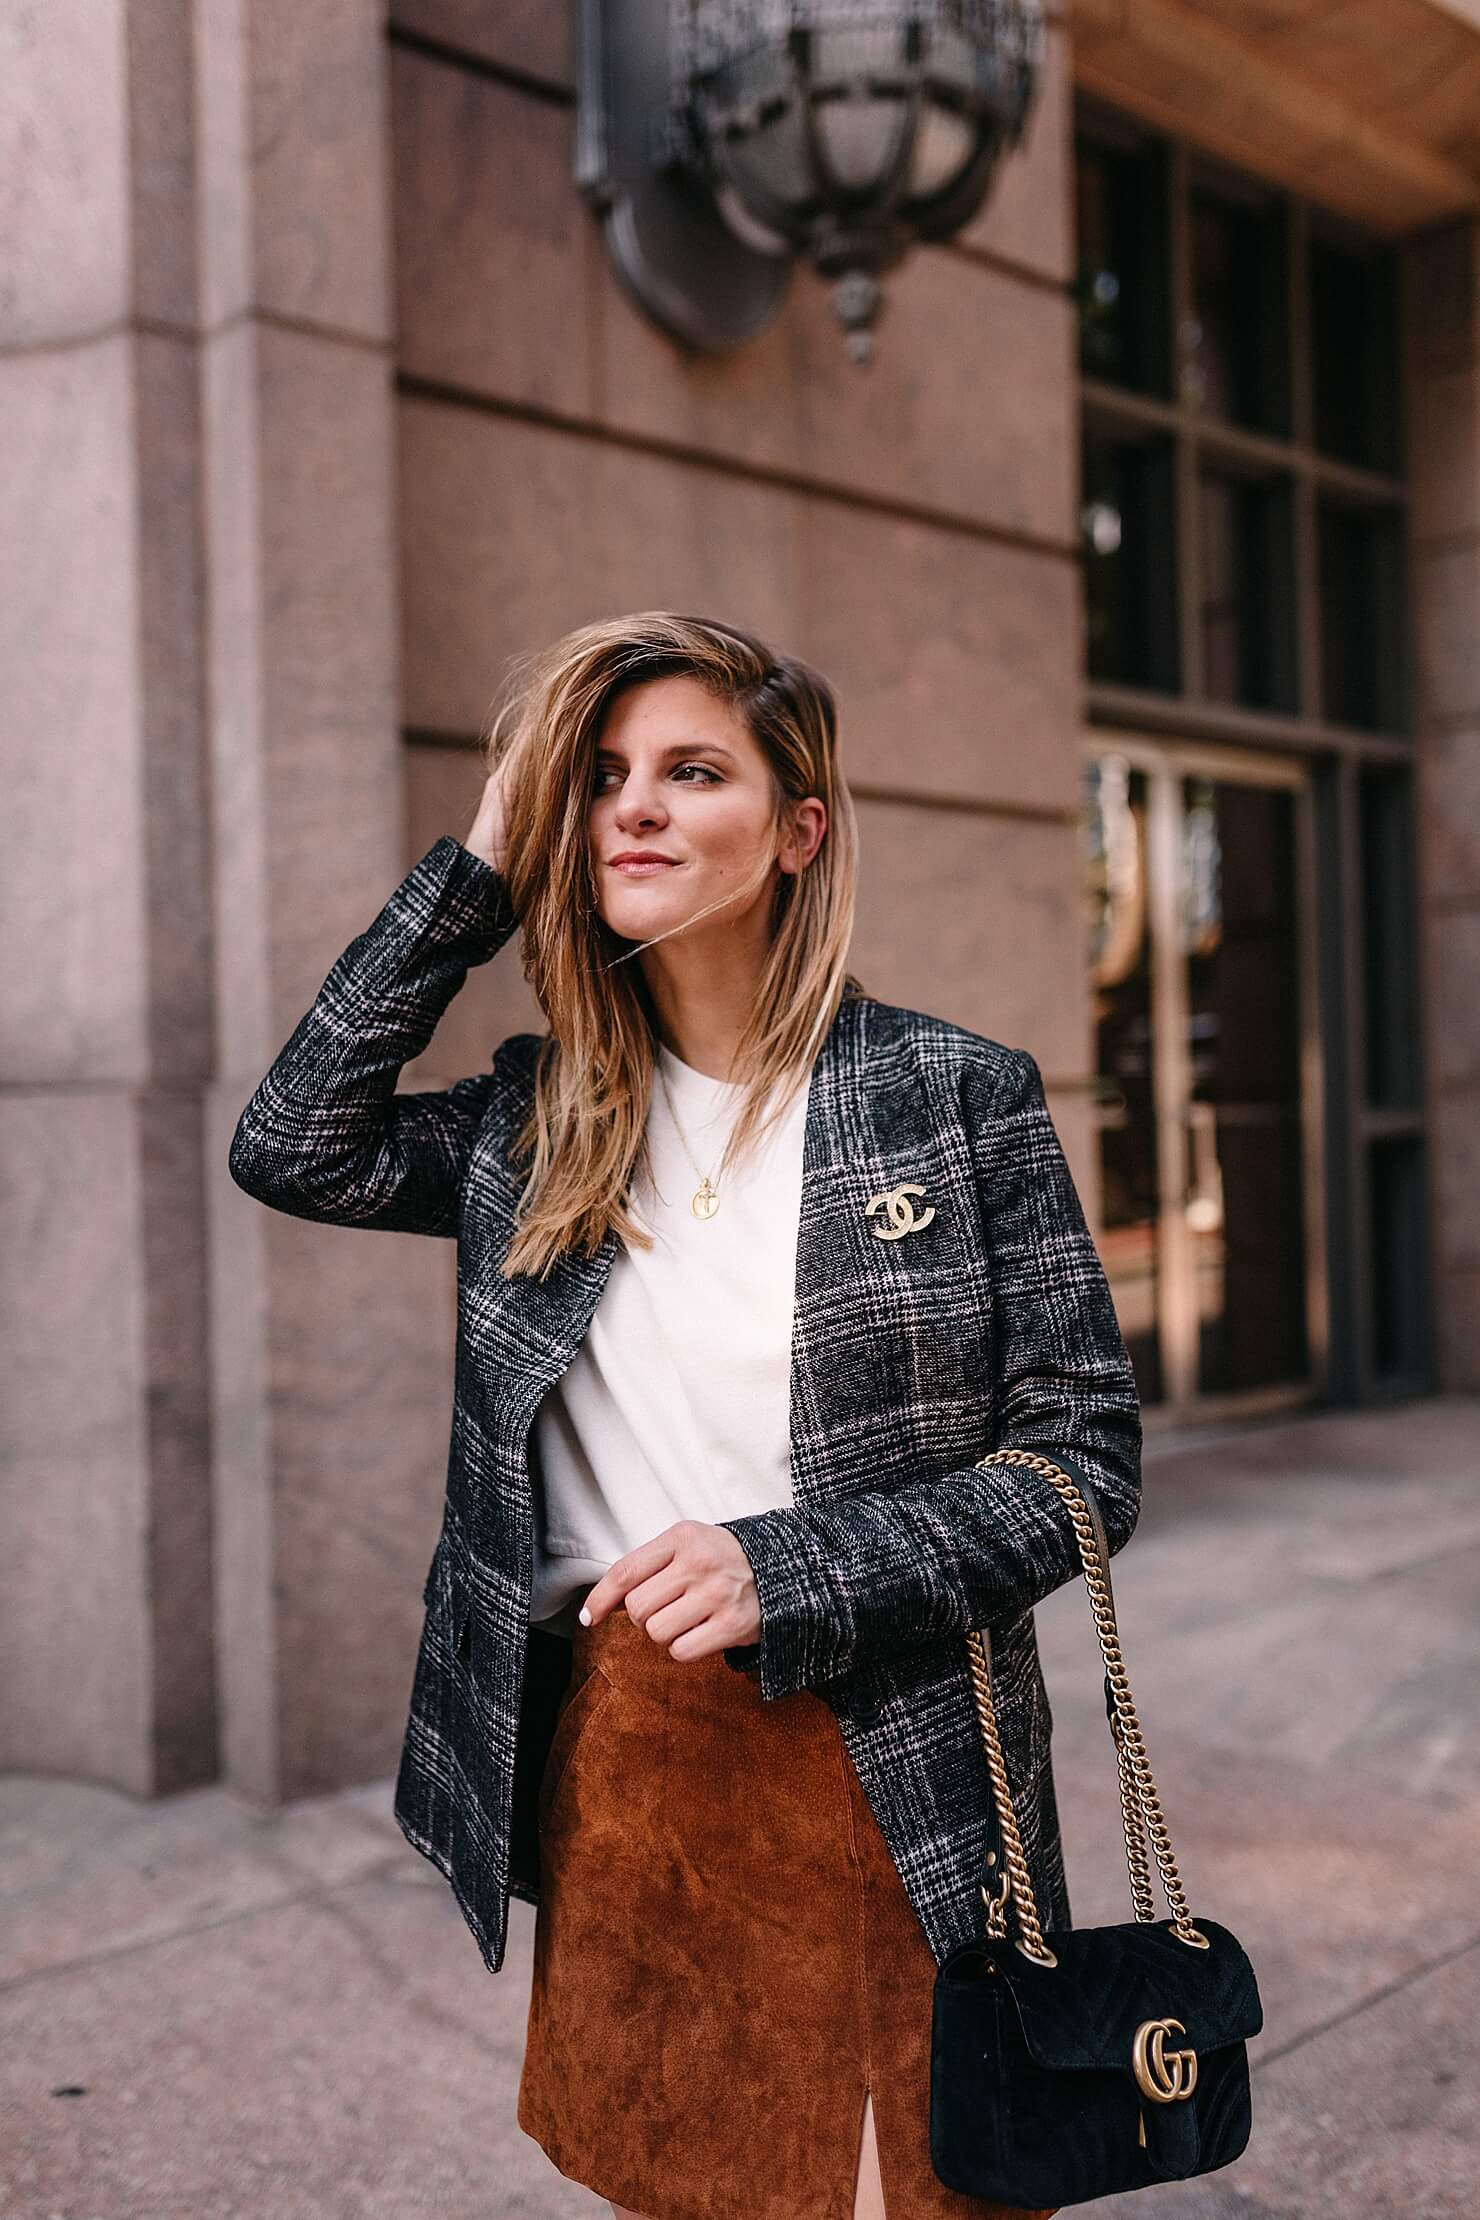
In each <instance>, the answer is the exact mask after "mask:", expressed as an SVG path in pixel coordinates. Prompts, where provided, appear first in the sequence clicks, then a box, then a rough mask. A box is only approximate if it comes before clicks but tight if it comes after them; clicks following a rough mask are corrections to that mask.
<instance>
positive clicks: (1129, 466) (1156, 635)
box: [1080, 432, 1179, 692]
mask: <svg viewBox="0 0 1480 2220" xmlns="http://www.w3.org/2000/svg"><path fill="white" fill-rule="evenodd" d="M1082 486H1083V502H1082V507H1081V511H1080V532H1081V541H1082V547H1083V554H1084V567H1085V597H1084V605H1085V621H1086V625H1087V628H1088V640H1087V642H1086V648H1087V660H1088V666H1089V673H1090V676H1091V677H1092V678H1097V679H1104V680H1108V681H1110V682H1112V683H1114V684H1118V685H1123V686H1155V687H1159V688H1161V689H1162V690H1163V691H1165V692H1173V691H1175V689H1176V687H1177V685H1178V683H1179V677H1178V656H1177V619H1176V606H1175V594H1176V575H1177V564H1176V559H1175V551H1174V538H1175V532H1174V514H1175V509H1174V500H1173V485H1172V444H1171V441H1170V440H1169V439H1165V438H1162V437H1160V436H1152V437H1149V438H1136V437H1130V438H1116V437H1113V436H1111V435H1108V434H1103V435H1102V434H1096V433H1094V432H1091V433H1089V434H1088V435H1087V436H1086V438H1085V442H1084V450H1083V460H1082Z"/></svg>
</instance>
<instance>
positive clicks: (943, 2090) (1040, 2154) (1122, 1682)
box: [930, 1449, 1264, 2209]
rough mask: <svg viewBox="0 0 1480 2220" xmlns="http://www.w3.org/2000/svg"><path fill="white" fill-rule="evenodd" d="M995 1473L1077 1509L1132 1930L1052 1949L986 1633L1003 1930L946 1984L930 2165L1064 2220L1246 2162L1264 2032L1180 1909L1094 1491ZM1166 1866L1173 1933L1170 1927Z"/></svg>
mask: <svg viewBox="0 0 1480 2220" xmlns="http://www.w3.org/2000/svg"><path fill="white" fill-rule="evenodd" d="M982 1463H983V1465H989V1464H1027V1465H1031V1466H1032V1467H1033V1469H1034V1470H1035V1471H1038V1472H1042V1473H1045V1474H1046V1475H1047V1477H1048V1478H1049V1480H1050V1481H1051V1482H1052V1483H1053V1485H1054V1487H1055V1488H1057V1490H1058V1492H1059V1494H1060V1495H1061V1496H1062V1497H1063V1499H1064V1501H1065V1502H1066V1503H1067V1505H1068V1507H1069V1515H1070V1517H1071V1518H1072V1520H1073V1522H1074V1531H1075V1536H1076V1539H1077V1540H1078V1543H1079V1554H1080V1558H1081V1561H1082V1563H1083V1567H1084V1581H1085V1586H1086V1587H1087V1588H1088V1590H1089V1596H1090V1602H1091V1605H1092V1607H1093V1610H1094V1616H1095V1628H1096V1632H1097V1633H1098V1635H1099V1639H1100V1649H1101V1653H1102V1655H1103V1657H1104V1662H1105V1708H1106V1710H1107V1712H1108V1713H1109V1717H1110V1727H1111V1733H1112V1735H1113V1738H1114V1742H1115V1752H1116V1759H1117V1763H1118V1767H1119V1773H1120V1802H1121V1813H1122V1818H1123V1820H1124V1825H1125V1849H1126V1862H1127V1865H1128V1868H1129V1871H1130V1884H1131V1901H1132V1905H1133V1908H1134V1911H1135V1919H1134V1921H1130V1922H1127V1924H1125V1925H1124V1926H1120V1927H1089V1928H1073V1929H1065V1930H1064V1931H1062V1932H1054V1933H1050V1934H1047V1935H1045V1933H1044V1932H1043V1929H1042V1926H1041V1924H1040V1921H1039V1916H1038V1908H1037V1905H1036V1902H1035V1900H1034V1896H1033V1885H1032V1882H1031V1880H1030V1878H1029V1874H1028V1866H1027V1860H1026V1858H1025V1856H1024V1852H1023V1844H1022V1837H1021V1834H1020V1832H1019V1830H1018V1824H1017V1818H1016V1815H1015V1813H1014V1810H1013V1802H1012V1793H1011V1789H1010V1786H1009V1783H1008V1779H1007V1772H1006V1768H1005V1766H1004V1764H1003V1761H1002V1745H1001V1741H1000V1738H999V1736H998V1732H997V1717H996V1711H995V1707H994V1705H993V1700H992V1674H991V1647H990V1642H989V1638H988V1636H987V1633H986V1631H985V1630H984V1629H975V1630H973V1631H972V1632H971V1633H970V1634H968V1636H967V1638H966V1640H967V1651H968V1660H969V1664H970V1669H971V1679H972V1690H973V1694H974V1696H975V1699H976V1707H977V1713H978V1716H979V1719H980V1722H981V1730H982V1741H983V1744H984V1745H985V1749H986V1757H987V1771H988V1774H989V1776H990V1778H991V1784H992V1802H993V1807H994V1816H993V1821H992V1823H991V1824H990V1825H989V1827H988V1842H987V1849H986V1873H985V1876H984V1879H983V1882H982V1901H983V1903H984V1905H985V1906H986V1932H985V1934H984V1935H983V1936H982V1937H981V1938H980V1939H978V1940H973V1941H969V1942H965V1943H962V1944H961V1945H959V1946H958V1947H957V1948H956V1949H955V1950H953V1951H952V1952H951V1953H950V1955H949V1956H948V1957H947V1958H946V1959H945V1960H944V1961H943V1962H942V1964H941V1965H940V1966H939V1967H938V1968H937V1969H936V1976H935V1988H934V1997H933V2020H932V2028H931V2064H930V2157H931V2164H932V2166H933V2167H934V2169H935V2172H936V2173H937V2174H938V2176H939V2177H940V2179H941V2180H942V2181H943V2182H944V2183H945V2184H946V2185H947V2187H948V2188H951V2189H956V2190H960V2191H962V2192H964V2193H965V2194H966V2195H968V2196H976V2197H988V2198H995V2199H997V2200H998V2201H999V2202H1001V2203H1003V2204H1008V2205H1018V2206H1026V2207H1029V2208H1037V2209H1043V2208H1046V2207H1052V2208H1055V2209H1057V2208H1058V2207H1060V2206H1063V2205H1076V2204H1085V2203H1087V2202H1089V2201H1090V2200H1091V2199H1092V2198H1095V2197H1108V2196H1111V2195H1114V2194H1116V2193H1118V2192H1119V2191H1121V2190H1127V2189H1144V2188H1147V2187H1149V2186H1150V2185H1151V2184H1152V2183H1153V2182H1166V2181H1186V2180H1188V2179H1189V2178H1190V2177H1191V2176H1192V2175H1194V2174H1208V2173H1212V2172H1213V2171H1215V2169H1216V2168H1218V2167H1220V2166H1227V2165H1228V2164H1229V2163H1230V2162H1231V2161H1232V2160H1233V2159H1235V2158H1237V2157H1238V2156H1239V2153H1240V2152H1241V2151H1242V2150H1243V2149H1244V2147H1245V2145H1246V2144H1247V2142H1248V2140H1249V2128H1250V2105H1249V2066H1248V2052H1247V2048H1246V2045H1247V2041H1248V2038H1249V2037H1250V2036H1251V2035H1257V2034H1258V2032H1259V2030H1260V2028H1261V2027H1262V2025H1263V2023H1264V2015H1263V2010H1262V2007H1261V2005H1260V2001H1259V1990H1258V1986H1257V1984H1256V1982H1255V1979H1254V1969H1253V1967H1252V1966H1251V1965H1250V1963H1249V1960H1248V1958H1247V1957H1246V1956H1245V1954H1244V1951H1243V1949H1242V1948H1241V1946H1240V1945H1239V1943H1238V1942H1237V1941H1236V1940H1235V1939H1234V1937H1233V1936H1232V1935H1231V1934H1230V1933H1229V1932H1228V1930H1227V1928H1226V1927H1220V1926H1218V1925H1217V1924H1216V1922H1215V1921H1213V1920H1210V1919H1198V1920H1197V1921H1194V1920H1193V1917H1192V1913H1191V1912H1190V1910H1189V1909H1188V1904H1187V1898H1186V1896H1185V1895H1184V1894H1183V1890H1182V1883H1181V1879H1180V1877H1179V1875H1178V1872H1177V1864H1176V1860H1175V1858H1174V1857H1173V1855H1172V1846H1171V1843H1170V1841H1169V1839H1168V1836H1167V1829H1166V1822H1165V1820H1164V1818H1163V1817H1162V1810H1161V1802H1160V1799H1159V1797H1158V1795H1157V1792H1156V1784H1155V1782H1154V1781H1153V1780H1152V1777H1151V1767H1150V1764H1149V1762H1148V1760H1147V1756H1146V1744H1145V1740H1144V1737H1143V1735H1142V1733H1141V1726H1140V1722H1139V1720H1138V1718H1137V1716H1136V1707H1135V1704H1134V1702H1133V1700H1132V1697H1131V1690H1130V1682H1129V1680H1128V1679H1127V1677H1126V1670H1125V1663H1124V1660H1123V1659H1122V1657H1121V1652H1120V1636H1119V1633H1118V1630H1117V1627H1116V1623H1115V1604H1114V1599H1113V1597H1112V1594H1111V1589H1110V1552H1109V1549H1108V1548H1107V1546H1106V1542H1105V1530H1104V1526H1103V1524H1102V1522H1101V1519H1100V1513H1099V1507H1098V1505H1097V1504H1096V1503H1095V1501H1094V1495H1093V1491H1092V1490H1091V1488H1090V1487H1089V1485H1088V1483H1087V1482H1084V1483H1081V1482H1080V1481H1078V1480H1076V1479H1073V1478H1071V1477H1070V1475H1069V1474H1068V1473H1067V1472H1065V1471H1064V1470H1063V1469H1062V1467H1061V1466H1059V1465H1056V1464H1053V1463H1051V1462H1050V1460H1049V1459H1048V1458H1046V1457H1040V1456H1038V1455H1037V1454H1036V1452H1034V1451H1032V1450H1026V1449H1006V1450H998V1451H996V1452H994V1454H993V1455H992V1456H990V1457H987V1458H984V1459H983V1460H982ZM1148 1846H1149V1855H1148ZM1152 1859H1154V1860H1155V1863H1156V1867H1157V1871H1158V1874H1159V1875H1160V1879H1161V1885H1162V1891H1163V1894H1164V1895H1165V1897H1166V1901H1167V1906H1168V1909H1169V1911H1170V1913H1171V1917H1170V1919H1158V1918H1157V1916H1156V1906H1155V1903H1154V1901H1153V1898H1152V1889H1151V1860H1152ZM1009 1911H1010V1912H1011V1913H1012V1915H1013V1918H1014V1922H1015V1925H1016V1928H1017V1934H1016V1937H1015V1938H1014V1939H1009V1936H1008V1933H1007V1921H1008V1914H1009Z"/></svg>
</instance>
